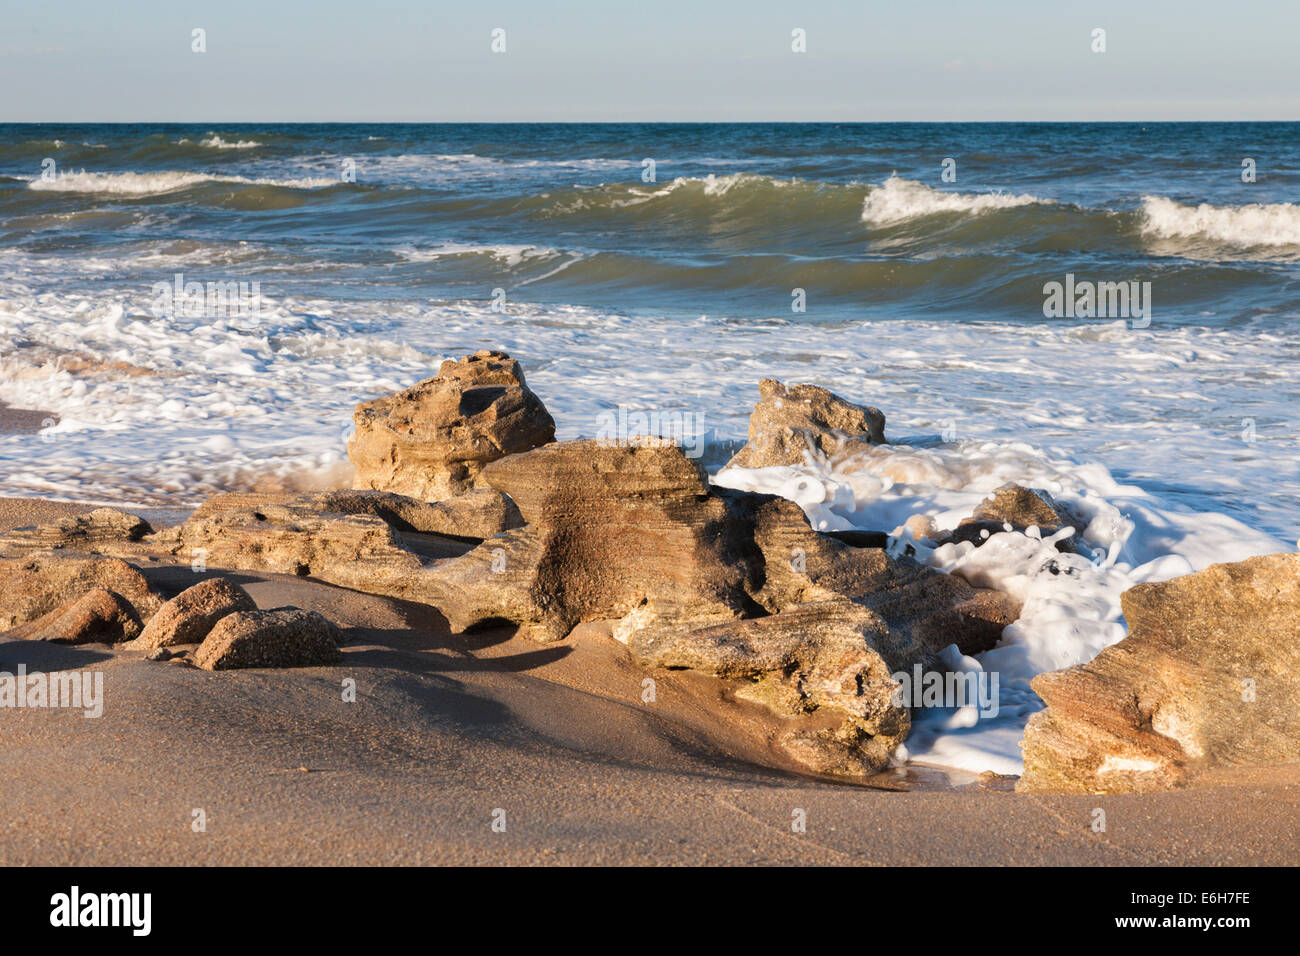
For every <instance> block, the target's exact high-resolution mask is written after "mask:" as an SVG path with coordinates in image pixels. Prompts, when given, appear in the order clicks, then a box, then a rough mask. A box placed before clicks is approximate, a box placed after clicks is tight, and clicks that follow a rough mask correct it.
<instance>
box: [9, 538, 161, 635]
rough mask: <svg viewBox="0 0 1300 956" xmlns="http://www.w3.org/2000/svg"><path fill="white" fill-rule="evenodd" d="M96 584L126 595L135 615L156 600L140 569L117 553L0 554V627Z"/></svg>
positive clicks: (143, 615) (148, 611)
mask: <svg viewBox="0 0 1300 956" xmlns="http://www.w3.org/2000/svg"><path fill="white" fill-rule="evenodd" d="M97 587H99V588H106V589H107V590H110V591H113V592H115V593H117V594H120V595H121V596H122V597H124V598H126V599H127V600H128V601H130V602H131V604H132V606H133V607H134V608H135V610H136V612H137V613H138V614H139V617H140V619H141V620H145V621H147V620H148V619H149V618H150V617H152V616H153V614H154V612H155V611H157V610H158V608H159V607H160V606H161V605H162V599H161V598H160V597H159V596H158V595H157V594H155V593H154V592H153V591H152V590H151V589H150V587H149V583H148V582H147V581H146V580H145V579H144V575H142V574H141V573H140V572H139V571H138V570H136V569H135V568H134V567H133V566H131V565H129V564H127V563H126V562H125V561H122V560H120V559H118V558H102V557H88V556H84V555H72V554H64V553H62V552H60V553H48V552H47V553H41V554H30V555H25V556H23V557H17V558H0V632H3V631H7V630H9V629H10V628H14V627H17V626H18V625H19V624H25V623H27V622H28V621H33V620H35V619H36V618H38V617H40V616H41V615H43V614H47V613H49V612H50V611H52V610H54V609H55V608H58V607H61V606H63V605H65V604H67V603H69V602H70V601H75V600H77V599H78V598H80V597H81V596H82V595H83V594H85V593H86V592H87V591H89V590H91V589H92V588H97Z"/></svg>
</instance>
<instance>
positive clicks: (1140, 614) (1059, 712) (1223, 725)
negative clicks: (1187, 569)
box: [1017, 554, 1300, 793]
mask: <svg viewBox="0 0 1300 956" xmlns="http://www.w3.org/2000/svg"><path fill="white" fill-rule="evenodd" d="M1122 603H1123V609H1124V617H1125V619H1126V620H1127V622H1128V628H1129V633H1128V636H1127V637H1126V638H1124V640H1122V641H1120V642H1119V643H1118V644H1115V645H1113V646H1111V647H1108V648H1106V649H1105V650H1103V651H1102V652H1101V653H1100V654H1099V655H1097V657H1096V658H1095V659H1093V660H1092V661H1091V662H1089V663H1087V664H1084V665H1082V666H1080V667H1071V668H1069V669H1067V670H1063V671H1055V672H1053V673H1050V674H1042V675H1040V676H1038V677H1036V678H1034V680H1033V683H1032V686H1033V688H1034V690H1035V691H1036V692H1037V693H1038V695H1039V696H1040V697H1042V698H1043V700H1044V702H1045V703H1046V704H1047V709H1046V710H1044V711H1040V712H1039V713H1037V714H1035V715H1034V716H1033V717H1031V718H1030V720H1029V725H1028V727H1026V728H1025V738H1024V755H1025V772H1024V774H1023V775H1022V776H1021V778H1020V783H1019V784H1018V785H1017V789H1018V790H1025V791H1072V792H1088V793H1092V792H1120V791H1146V790H1159V789H1164V788H1168V787H1174V786H1179V785H1183V784H1185V783H1187V782H1189V781H1191V780H1192V779H1194V777H1195V776H1196V775H1197V774H1198V773H1200V772H1201V771H1202V770H1204V769H1206V768H1209V767H1213V766H1235V765H1242V764H1269V763H1284V762H1293V761H1297V760H1300V555H1297V554H1274V555H1268V556H1265V557H1258V558H1250V559H1248V560H1246V561H1242V562H1239V563H1236V564H1217V565H1213V566H1212V567H1209V568H1206V569H1205V570H1204V571H1199V572H1197V573H1195V574H1189V575H1186V576H1184V577H1180V578H1174V579H1173V580H1171V581H1166V582H1164V583H1161V584H1139V585H1137V586H1136V587H1133V588H1130V589H1129V590H1128V591H1126V592H1125V593H1124V595H1123V598H1122Z"/></svg>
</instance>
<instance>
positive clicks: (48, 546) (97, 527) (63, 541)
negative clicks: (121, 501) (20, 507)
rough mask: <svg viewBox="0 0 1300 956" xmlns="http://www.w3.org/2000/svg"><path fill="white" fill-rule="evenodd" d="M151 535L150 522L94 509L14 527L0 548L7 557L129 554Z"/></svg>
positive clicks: (0, 541) (0, 536) (3, 537)
mask: <svg viewBox="0 0 1300 956" xmlns="http://www.w3.org/2000/svg"><path fill="white" fill-rule="evenodd" d="M151 534H153V528H152V527H151V526H150V525H149V522H147V521H145V520H144V519H143V518H140V517H138V516H137V515H133V514H128V513H127V512H125V511H118V510H116V509H114V508H96V509H95V510H94V511H90V512H87V513H85V514H80V515H73V516H71V517H67V518H64V519H62V520H60V521H57V522H55V523H53V524H47V525H40V526H37V527H34V528H16V529H14V530H11V531H6V532H4V533H3V534H0V548H3V550H4V551H6V552H8V553H10V554H15V555H16V554H20V553H27V552H38V553H39V552H45V551H52V550H61V549H65V548H66V549H70V550H75V551H93V552H96V553H101V554H103V553H120V554H126V555H128V556H129V555H130V554H132V553H134V552H135V551H136V550H138V549H137V548H136V547H135V543H136V542H139V541H141V540H142V539H143V538H145V537H146V536H148V535H151Z"/></svg>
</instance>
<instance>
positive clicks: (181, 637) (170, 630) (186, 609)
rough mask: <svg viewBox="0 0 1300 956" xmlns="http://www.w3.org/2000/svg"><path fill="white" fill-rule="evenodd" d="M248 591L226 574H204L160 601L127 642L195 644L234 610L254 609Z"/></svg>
mask: <svg viewBox="0 0 1300 956" xmlns="http://www.w3.org/2000/svg"><path fill="white" fill-rule="evenodd" d="M256 610H257V605H256V604H254V603H253V599H252V598H250V597H249V596H248V592H247V591H245V590H244V589H243V588H241V587H240V586H239V585H238V584H236V583H234V582H233V581H230V580H228V579H227V578H208V579H206V580H204V581H200V582H199V583H198V584H196V585H194V586H193V587H191V588H187V589H186V590H184V591H182V592H181V593H180V594H178V595H176V597H174V598H172V599H171V600H170V601H168V602H167V603H166V604H164V605H163V606H162V607H161V608H160V609H159V610H158V613H157V614H155V615H154V616H153V617H152V618H150V619H149V623H148V624H147V625H145V628H144V630H143V631H141V632H140V636H139V637H138V638H136V640H134V641H133V642H132V644H131V646H132V648H133V649H138V650H148V651H152V650H156V649H158V648H160V647H170V646H171V645H173V644H197V643H198V642H199V641H201V640H203V638H205V637H206V636H207V634H208V632H209V631H211V630H212V628H213V626H214V625H215V624H216V623H217V622H218V621H219V620H221V619H222V618H223V617H225V616H226V615H228V614H233V613H234V612H235V611H256Z"/></svg>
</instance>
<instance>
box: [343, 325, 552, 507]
mask: <svg viewBox="0 0 1300 956" xmlns="http://www.w3.org/2000/svg"><path fill="white" fill-rule="evenodd" d="M353 417H354V420H355V422H356V434H355V436H354V437H353V439H352V441H351V442H349V444H348V457H349V458H351V459H352V463H353V464H354V465H355V466H356V481H355V484H356V487H358V488H373V489H376V490H380V491H393V492H397V493H399V494H404V495H409V496H411V497H413V498H420V499H424V500H443V499H448V498H451V497H453V496H455V495H459V494H463V493H464V492H466V491H469V490H471V489H472V488H475V487H478V477H479V473H480V472H481V471H482V469H483V466H484V465H486V464H487V463H488V462H491V461H495V460H497V459H499V458H502V457H504V456H506V455H510V454H514V453H516V452H523V451H528V450H529V449H531V448H536V447H537V446H539V445H544V444H546V443H548V442H551V441H554V440H555V422H554V420H553V419H552V418H551V416H550V413H549V412H547V411H546V407H545V406H544V405H543V404H542V402H541V399H539V398H538V397H537V396H536V395H534V394H533V392H532V391H531V390H530V389H529V388H528V386H527V385H526V384H525V383H524V373H523V370H522V369H521V368H520V367H519V363H518V362H516V361H515V360H514V359H512V358H510V357H509V356H508V355H506V354H504V353H502V352H491V351H479V352H475V353H474V354H473V355H469V356H466V357H465V358H463V359H460V360H459V361H451V360H448V361H446V362H443V364H442V367H441V368H440V369H439V370H438V375H437V376H436V377H434V378H431V379H427V380H425V381H423V382H420V383H419V384H417V385H414V386H412V387H411V388H408V389H406V390H405V391H403V392H399V393H398V394H396V395H394V396H391V397H388V398H380V399H375V400H374V401H370V402H365V403H363V404H361V405H358V406H357V409H356V413H355V415H354V416H353Z"/></svg>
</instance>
